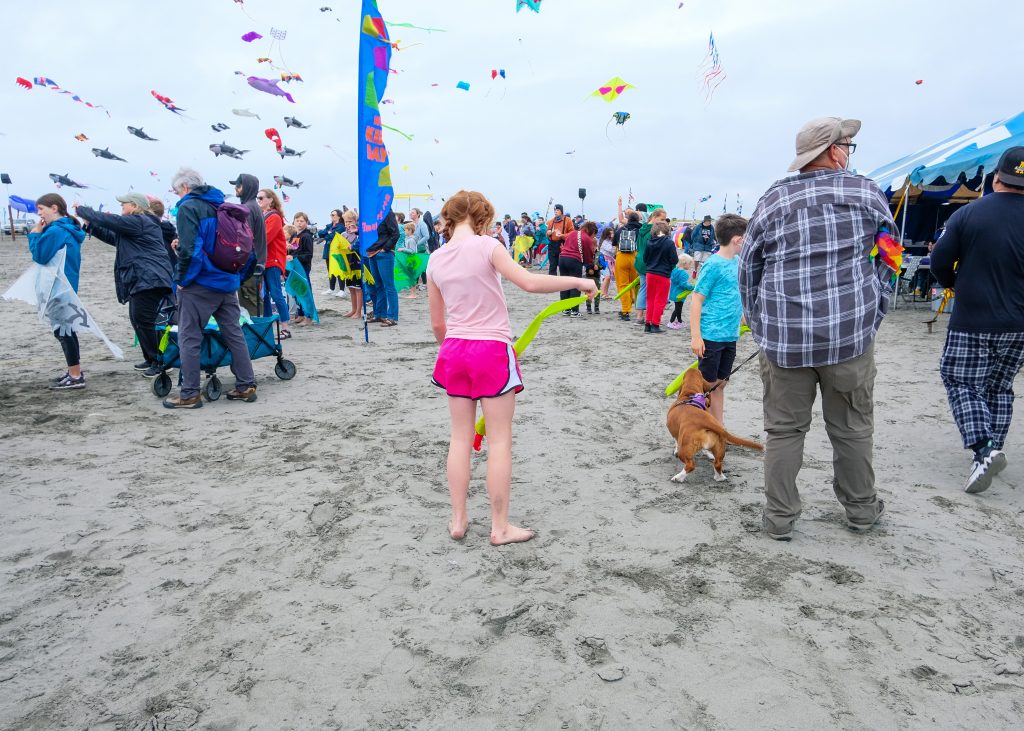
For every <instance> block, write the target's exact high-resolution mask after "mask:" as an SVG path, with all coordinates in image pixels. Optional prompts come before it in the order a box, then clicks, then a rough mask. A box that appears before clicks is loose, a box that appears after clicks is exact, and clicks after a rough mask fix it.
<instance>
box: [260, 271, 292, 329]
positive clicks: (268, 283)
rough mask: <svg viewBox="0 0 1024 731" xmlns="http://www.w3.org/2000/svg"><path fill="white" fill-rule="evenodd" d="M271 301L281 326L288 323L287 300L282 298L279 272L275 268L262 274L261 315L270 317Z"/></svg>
mask: <svg viewBox="0 0 1024 731" xmlns="http://www.w3.org/2000/svg"><path fill="white" fill-rule="evenodd" d="M271 301H273V303H274V305H275V306H276V307H277V314H278V317H280V318H281V324H282V325H285V324H287V323H288V320H289V317H288V298H287V297H285V296H284V288H283V287H282V285H281V270H280V269H278V268H277V267H270V268H269V269H267V270H265V271H264V272H263V313H264V314H265V315H270V312H271V309H270V303H271Z"/></svg>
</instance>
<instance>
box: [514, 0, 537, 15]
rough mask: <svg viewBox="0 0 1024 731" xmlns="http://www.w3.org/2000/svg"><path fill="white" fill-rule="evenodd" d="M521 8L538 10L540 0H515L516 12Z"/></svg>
mask: <svg viewBox="0 0 1024 731" xmlns="http://www.w3.org/2000/svg"><path fill="white" fill-rule="evenodd" d="M523 8H529V9H530V10H532V11H533V12H535V13H539V12H540V0H516V12H517V13H518V12H519V11H520V10H522V9H523Z"/></svg>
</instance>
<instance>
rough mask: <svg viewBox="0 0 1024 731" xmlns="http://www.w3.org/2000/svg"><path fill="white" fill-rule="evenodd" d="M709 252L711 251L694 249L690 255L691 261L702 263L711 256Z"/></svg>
mask: <svg viewBox="0 0 1024 731" xmlns="http://www.w3.org/2000/svg"><path fill="white" fill-rule="evenodd" d="M711 253H712V252H710V251H694V252H693V253H692V254H691V255H692V256H693V261H694V262H695V263H697V264H703V263H704V262H706V261H707V260H708V259H710V258H711Z"/></svg>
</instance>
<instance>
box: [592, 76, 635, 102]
mask: <svg viewBox="0 0 1024 731" xmlns="http://www.w3.org/2000/svg"><path fill="white" fill-rule="evenodd" d="M635 88H636V87H635V86H633V85H632V84H629V83H626V81H625V80H624V79H623V78H622V77H620V76H616V77H614V78H611V79H608V81H606V82H605V83H603V84H602V85H601V86H599V87H597V90H596V91H595V92H594V93H593V94H591V95H590V96H599V97H601V98H602V99H604V100H605V101H606V102H608V103H609V104H610V103H611V102H612V100H613V99H616V98H618V96H619V94H621V93H622V92H624V91H625V90H626V89H635Z"/></svg>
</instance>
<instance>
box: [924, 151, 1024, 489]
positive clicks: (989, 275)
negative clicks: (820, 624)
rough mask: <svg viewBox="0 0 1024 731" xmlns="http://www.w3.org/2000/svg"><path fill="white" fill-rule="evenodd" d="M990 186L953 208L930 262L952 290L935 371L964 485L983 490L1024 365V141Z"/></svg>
mask: <svg viewBox="0 0 1024 731" xmlns="http://www.w3.org/2000/svg"><path fill="white" fill-rule="evenodd" d="M992 189H993V191H994V192H993V193H992V194H991V195H987V196H985V197H983V198H981V199H980V200H978V201H976V202H974V203H971V204H970V205H967V206H964V207H963V208H961V209H960V210H959V211H957V212H956V213H954V214H953V216H952V217H951V218H950V219H949V222H948V223H947V225H946V231H945V233H944V234H943V236H942V238H941V239H939V242H938V243H937V244H936V245H935V251H933V252H932V256H931V269H932V274H933V275H934V276H935V279H936V280H938V282H939V284H940V285H941V286H943V287H949V288H952V289H954V290H955V291H956V306H955V308H954V311H953V315H952V316H951V317H950V321H949V331H948V332H947V333H946V345H945V347H944V349H943V351H942V359H941V360H940V362H939V373H940V374H941V376H942V382H943V383H944V384H945V386H946V395H947V397H948V398H949V407H950V410H951V411H952V412H953V419H954V420H955V421H956V425H957V427H958V428H959V429H960V435H961V436H962V437H963V443H964V447H965V448H968V449H971V450H973V451H974V462H973V464H972V466H971V473H970V476H969V477H968V478H967V484H966V486H965V488H964V489H965V490H966V491H967V492H969V493H978V492H983V491H984V490H986V489H988V487H989V485H991V484H992V478H993V476H995V475H996V474H998V473H999V472H1000V471H1002V470H1003V468H1004V467H1006V455H1005V454H1003V451H1002V449H1003V442H1004V441H1005V440H1006V433H1007V431H1009V429H1010V419H1011V417H1012V416H1013V379H1014V377H1015V376H1016V375H1017V372H1018V371H1020V369H1021V366H1022V365H1024V147H1011V148H1010V149H1008V150H1007V151H1006V152H1004V153H1003V156H1002V157H1001V158H1000V160H999V165H998V167H997V169H996V174H995V178H994V180H993V183H992Z"/></svg>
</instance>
